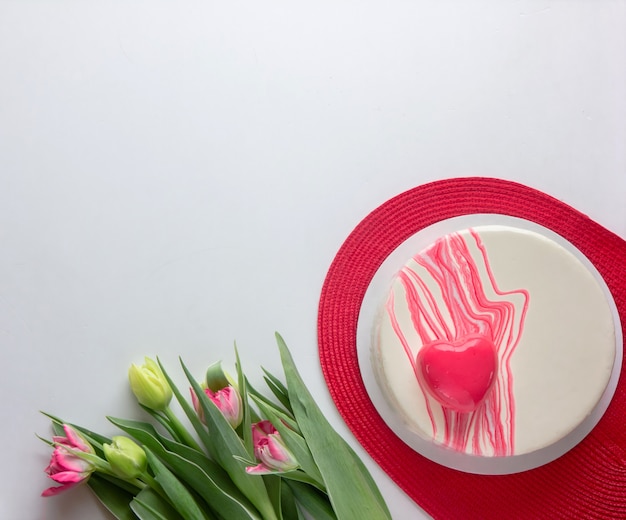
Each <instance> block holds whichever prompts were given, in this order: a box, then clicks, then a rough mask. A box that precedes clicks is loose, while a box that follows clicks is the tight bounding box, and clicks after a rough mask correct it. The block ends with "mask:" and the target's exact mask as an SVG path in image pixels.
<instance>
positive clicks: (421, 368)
mask: <svg viewBox="0 0 626 520" xmlns="http://www.w3.org/2000/svg"><path fill="white" fill-rule="evenodd" d="M416 368H417V370H416V372H417V377H418V379H419V381H420V383H421V385H422V388H425V389H426V390H428V392H429V393H430V394H431V395H432V396H433V397H434V398H435V399H436V400H437V401H438V402H439V403H440V404H441V405H442V406H443V407H445V408H449V409H450V410H454V411H457V412H473V411H474V410H476V408H478V406H479V405H480V403H482V402H483V400H484V399H485V397H486V396H487V394H488V393H489V391H490V390H491V388H492V386H493V384H494V382H495V379H496V373H497V371H498V357H497V353H496V347H495V345H494V344H493V342H492V341H491V340H490V339H489V338H487V337H485V336H481V335H471V336H466V337H464V338H461V339H459V340H457V341H454V342H452V343H450V342H447V341H435V342H433V343H429V344H427V345H424V346H423V347H422V348H421V350H420V351H419V353H418V354H417V367H416Z"/></svg>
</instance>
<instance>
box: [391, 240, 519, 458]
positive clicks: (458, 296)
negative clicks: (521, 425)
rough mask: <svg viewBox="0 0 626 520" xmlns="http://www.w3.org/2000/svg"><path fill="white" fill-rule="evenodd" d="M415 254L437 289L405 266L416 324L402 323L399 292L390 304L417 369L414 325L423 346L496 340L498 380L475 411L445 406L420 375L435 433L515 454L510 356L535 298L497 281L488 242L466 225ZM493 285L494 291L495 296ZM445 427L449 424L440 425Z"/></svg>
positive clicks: (477, 451)
mask: <svg viewBox="0 0 626 520" xmlns="http://www.w3.org/2000/svg"><path fill="white" fill-rule="evenodd" d="M472 251H473V255H472ZM414 260H415V262H416V263H417V264H418V265H419V266H420V267H421V268H423V269H424V270H425V272H426V273H427V277H428V278H430V279H431V280H432V281H434V282H435V285H436V287H437V290H436V291H433V290H431V289H429V287H428V285H427V283H426V281H425V279H423V275H420V274H418V272H416V270H413V269H411V268H410V267H408V266H405V267H404V268H403V269H402V270H401V271H400V273H399V275H398V277H399V281H400V282H401V284H402V287H403V289H404V298H405V300H406V301H405V304H406V306H408V309H409V312H410V316H411V323H412V327H413V329H414V330H413V331H406V333H405V331H403V330H402V327H401V326H400V323H399V320H398V318H397V316H396V304H395V301H394V295H393V292H392V293H390V296H389V299H388V301H387V312H388V315H389V318H390V321H391V325H392V327H393V330H394V332H395V334H396V335H397V337H398V340H399V341H400V343H401V344H402V346H403V348H404V350H405V352H406V354H407V357H408V358H409V361H410V363H411V365H412V367H413V370H414V372H415V374H416V377H417V376H418V370H419V367H418V363H417V360H416V358H417V355H418V352H413V350H412V349H411V346H410V344H409V340H408V339H407V333H409V332H410V333H411V334H415V333H417V335H418V336H419V338H420V340H421V344H422V348H424V347H427V346H428V345H431V344H436V343H441V342H445V343H449V344H451V345H458V344H463V342H464V341H465V338H468V337H481V336H482V337H484V338H486V340H488V341H490V342H491V343H493V345H494V346H495V349H496V357H497V372H496V374H495V381H494V382H493V387H492V388H490V390H489V392H488V394H487V395H486V396H485V398H484V400H483V401H482V402H481V403H480V404H479V405H478V407H477V408H476V409H475V410H474V411H471V412H467V411H458V410H454V409H452V408H450V407H447V406H443V405H442V404H441V403H440V402H438V400H436V399H434V398H433V395H432V394H431V393H430V391H429V390H428V389H426V388H425V387H424V386H425V385H424V383H423V380H422V381H420V378H418V381H419V382H420V386H421V388H422V391H423V394H424V399H425V401H426V408H427V410H428V414H429V417H430V422H431V425H432V434H433V436H434V437H439V438H440V439H441V441H442V442H443V444H444V445H446V446H449V447H451V448H453V449H455V450H458V451H461V452H467V453H472V454H474V455H483V454H492V455H499V456H500V455H512V454H514V446H515V396H514V395H513V375H512V373H511V368H510V360H511V356H512V354H513V352H514V350H515V348H516V346H517V345H518V343H519V339H520V336H521V334H522V330H523V323H524V319H525V316H526V312H527V309H528V303H529V300H530V297H529V294H528V291H526V290H524V289H517V290H514V291H501V290H500V289H499V288H498V285H497V283H496V281H495V279H494V276H493V273H492V270H491V266H490V264H489V260H488V257H487V252H486V250H485V247H484V245H483V243H482V241H481V239H480V236H479V234H478V233H477V232H476V231H475V230H472V229H470V230H469V236H467V238H464V236H462V235H461V234H459V233H454V234H450V235H447V236H445V237H443V238H442V239H440V240H438V241H437V242H435V243H434V244H433V245H432V246H431V247H429V248H428V249H426V250H425V251H423V252H422V253H420V254H418V255H416V256H415V257H414ZM431 286H432V284H431ZM487 289H488V291H486V290H487ZM486 292H489V293H490V294H492V296H491V298H489V297H488V296H487V294H486ZM438 302H439V303H438ZM441 302H443V304H441ZM422 379H423V378H422ZM437 417H443V420H442V421H441V420H437ZM441 427H442V428H443V431H442V432H439V428H441ZM440 433H441V434H440Z"/></svg>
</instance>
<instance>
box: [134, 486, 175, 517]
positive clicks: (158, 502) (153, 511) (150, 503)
mask: <svg viewBox="0 0 626 520" xmlns="http://www.w3.org/2000/svg"><path fill="white" fill-rule="evenodd" d="M130 507H131V509H132V510H133V512H134V513H135V514H136V515H137V516H138V517H139V520H180V519H182V517H181V516H180V515H179V514H178V512H177V511H176V510H175V509H174V508H173V507H172V506H171V505H170V504H169V503H168V502H167V501H166V500H164V499H163V498H162V497H161V496H160V495H159V494H158V493H157V492H156V491H154V490H153V489H151V488H146V489H144V490H143V491H142V492H141V493H139V494H138V495H137V496H136V497H135V499H134V500H133V501H132V502H131V504H130Z"/></svg>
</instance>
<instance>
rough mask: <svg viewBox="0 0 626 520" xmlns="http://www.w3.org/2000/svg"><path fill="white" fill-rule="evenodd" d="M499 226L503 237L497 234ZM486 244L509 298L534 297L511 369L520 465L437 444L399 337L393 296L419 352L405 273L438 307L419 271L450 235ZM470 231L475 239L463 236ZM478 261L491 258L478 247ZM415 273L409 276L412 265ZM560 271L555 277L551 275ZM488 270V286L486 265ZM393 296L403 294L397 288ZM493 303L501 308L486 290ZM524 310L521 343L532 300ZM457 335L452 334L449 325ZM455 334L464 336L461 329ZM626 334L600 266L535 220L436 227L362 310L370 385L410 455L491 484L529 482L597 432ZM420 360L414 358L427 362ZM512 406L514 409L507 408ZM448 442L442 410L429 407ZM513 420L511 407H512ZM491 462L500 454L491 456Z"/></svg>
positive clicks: (488, 218)
mask: <svg viewBox="0 0 626 520" xmlns="http://www.w3.org/2000/svg"><path fill="white" fill-rule="evenodd" d="M494 224H495V225H494ZM470 227H471V228H472V229H474V230H475V231H476V232H477V233H478V234H479V235H480V238H481V241H482V243H483V245H484V247H485V250H486V252H487V256H488V262H489V266H490V269H491V271H492V273H493V275H494V279H495V281H496V284H497V286H498V288H499V289H500V290H502V291H505V292H506V291H518V290H520V289H524V290H527V291H528V293H529V295H530V299H529V306H528V312H527V314H526V317H525V319H524V321H523V326H522V332H521V336H520V339H519V343H518V344H517V346H516V347H515V349H514V351H513V354H512V357H511V371H512V377H513V388H514V396H515V421H514V424H515V430H514V431H515V450H514V454H515V456H514V457H489V456H474V455H471V453H472V450H471V446H469V447H468V451H467V453H462V452H458V451H454V450H451V449H449V448H446V447H444V446H443V445H442V444H434V443H433V442H432V428H431V419H430V417H429V413H428V409H427V407H426V402H425V401H424V400H423V398H422V397H419V396H421V395H422V389H421V388H420V385H419V384H418V383H417V381H416V379H415V374H414V371H413V367H412V366H411V364H410V363H409V362H408V361H407V357H406V352H405V351H404V347H403V346H402V345H401V343H400V342H399V341H398V339H397V335H396V333H395V332H394V331H393V330H392V326H391V324H390V322H389V319H388V315H387V312H386V311H385V302H386V299H387V297H388V294H389V292H390V290H391V288H392V287H393V290H394V292H395V294H396V297H395V302H396V303H395V307H394V308H395V309H396V311H397V316H396V317H397V319H398V320H399V326H400V328H401V329H402V331H403V333H404V334H405V336H406V339H407V340H408V341H409V345H410V346H413V347H416V346H419V345H420V341H421V340H420V338H419V335H417V334H416V333H415V331H414V330H413V324H412V322H411V317H410V316H409V313H408V309H407V308H406V307H405V305H404V303H405V302H404V289H403V288H402V286H401V284H400V283H399V282H398V281H397V279H395V277H396V274H397V273H398V271H400V269H402V268H403V267H404V266H405V265H407V266H408V267H409V269H412V270H413V271H415V272H416V273H417V274H418V275H419V276H420V278H421V279H422V281H424V283H425V284H426V285H427V286H428V287H429V289H430V290H431V291H432V292H433V294H434V295H435V299H436V300H437V302H438V305H439V308H440V309H444V310H443V314H444V315H447V314H446V311H445V308H446V305H445V304H444V302H443V301H442V300H441V295H440V294H439V293H440V288H439V286H438V285H437V284H436V283H435V282H434V281H433V280H432V279H431V278H430V276H429V274H428V270H425V269H422V268H420V267H418V266H417V264H416V263H415V262H414V261H412V260H409V259H411V258H412V257H413V256H414V255H415V254H417V253H420V252H423V251H424V250H425V249H426V248H427V247H429V246H431V245H432V244H433V242H434V241H435V240H438V239H440V238H441V237H442V236H445V235H448V234H450V233H455V232H460V233H461V234H464V235H467V228H470ZM463 230H465V231H463ZM466 243H467V244H468V247H469V250H470V252H472V256H473V258H474V259H475V260H478V259H480V258H481V253H480V252H479V251H478V250H477V248H476V245H475V243H474V241H473V240H472V239H469V240H467V239H466ZM407 262H408V264H407ZM546 265H550V266H551V269H550V272H549V273H546V271H545V266H546ZM477 268H478V269H479V271H480V272H481V273H482V277H483V280H487V279H488V278H487V273H486V272H484V264H483V262H482V261H481V260H478V261H477ZM392 284H393V285H392ZM484 289H485V290H486V291H487V292H486V294H487V296H488V298H489V299H490V300H491V301H494V300H499V299H500V297H496V295H495V293H493V292H492V291H491V285H490V283H487V282H486V283H485V284H484ZM506 300H507V301H510V302H511V303H513V304H514V305H516V306H517V307H516V313H515V315H516V316H517V318H515V319H514V320H513V321H515V322H516V325H515V326H512V330H514V331H517V330H518V327H519V317H520V315H521V312H522V307H523V303H524V298H523V297H521V295H520V293H519V292H517V294H516V295H515V296H512V297H510V300H509V299H508V298H507V299H506ZM447 322H448V325H449V326H451V322H450V320H449V319H448V320H447ZM452 328H454V327H452ZM622 345H623V338H622V327H621V323H620V318H619V315H618V312H617V308H616V307H615V302H614V301H613V298H612V296H611V294H610V291H609V289H608V287H607V286H606V284H605V283H604V280H603V279H602V278H601V276H600V274H599V273H598V271H597V270H596V268H595V267H594V266H593V264H592V263H591V262H589V260H588V259H587V258H586V257H585V256H584V255H583V254H582V253H581V252H580V251H579V250H578V249H576V248H575V247H574V246H573V245H572V244H571V243H569V242H568V241H567V240H565V239H564V238H562V237H561V236H559V235H557V234H556V233H554V232H553V231H550V230H549V229H546V228H544V227H543V226H539V225H537V224H535V223H533V222H529V221H527V220H523V219H519V218H513V217H508V216H503V215H484V214H483V215H466V216H462V217H456V218H452V219H448V220H444V221H441V222H438V223H436V224H433V225H432V226H429V227H427V228H425V229H423V230H421V231H419V232H417V233H416V234H415V235H413V236H412V237H410V238H408V239H407V240H406V241H404V242H403V243H402V244H401V245H400V246H399V247H398V248H397V249H395V250H394V251H393V252H392V253H391V254H390V255H389V256H388V257H387V258H386V259H385V261H384V262H383V264H382V265H381V266H380V268H379V269H378V271H377V272H376V274H375V276H374V278H373V279H372V283H371V284H370V286H369V287H368V290H367V292H366V294H365V297H364V298H363V305H362V307H361V312H360V314H359V324H358V329H357V346H358V354H359V365H360V367H361V374H362V376H363V381H364V384H365V387H366V389H367V392H368V394H369V395H370V398H371V399H372V403H373V404H374V406H375V407H376V409H377V410H378V411H379V413H380V415H381V417H382V418H383V419H384V420H385V422H386V423H387V424H388V425H389V426H390V428H391V429H392V430H393V431H395V432H396V434H397V435H398V436H399V437H400V438H401V439H402V440H403V441H404V442H405V443H406V444H408V445H409V446H411V447H412V448H413V449H415V450H416V451H418V452H419V453H421V454H422V455H424V456H426V457H428V458H430V459H431V460H434V461H435V462H438V463H440V464H444V465H446V466H448V467H451V468H454V469H459V470H461V471H467V472H470V473H480V474H507V473H515V472H520V471H525V470H528V469H531V468H534V467H537V466H540V465H543V464H546V463H547V462H550V461H552V460H554V459H555V458H557V457H559V456H561V455H563V453H565V452H566V451H568V450H569V449H571V448H572V447H573V446H575V445H576V444H577V443H578V442H580V441H581V440H582V439H583V438H584V437H585V436H586V435H587V434H588V433H589V432H590V431H591V429H593V427H594V426H595V425H596V424H597V423H598V421H599V420H600V418H601V417H602V415H603V413H604V411H605V410H606V408H607V407H608V405H609V403H610V400H611V398H612V396H613V394H614V392H615V388H616V385H617V380H618V378H619V374H620V370H621V364H622ZM417 350H419V349H416V350H415V351H414V352H413V355H414V357H415V355H416V354H417ZM505 400H506V399H505ZM430 407H431V409H432V410H433V411H434V414H435V416H436V421H437V424H438V431H439V432H440V434H439V436H438V437H437V440H438V442H439V443H442V442H443V436H442V435H441V431H442V430H443V429H444V422H443V417H442V415H441V408H440V407H439V406H437V404H436V403H435V402H433V401H432V400H431V401H430ZM505 408H506V407H505ZM484 448H486V451H487V452H488V451H489V450H490V449H491V446H489V445H487V446H486V447H484Z"/></svg>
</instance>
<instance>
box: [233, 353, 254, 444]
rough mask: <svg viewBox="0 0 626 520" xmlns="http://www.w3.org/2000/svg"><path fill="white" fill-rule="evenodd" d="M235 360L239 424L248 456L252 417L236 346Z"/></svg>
mask: <svg viewBox="0 0 626 520" xmlns="http://www.w3.org/2000/svg"><path fill="white" fill-rule="evenodd" d="M235 359H236V367H237V386H238V387H239V395H240V397H241V406H242V407H243V410H242V415H243V418H242V420H241V424H240V428H239V429H240V430H241V434H242V437H243V446H244V448H245V449H246V451H247V452H248V454H249V455H250V456H253V455H254V446H253V445H252V427H251V425H252V417H251V410H250V402H249V401H248V385H247V383H248V381H247V380H246V377H245V375H244V373H243V368H242V366H241V360H240V359H239V352H238V351H237V345H235Z"/></svg>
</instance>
